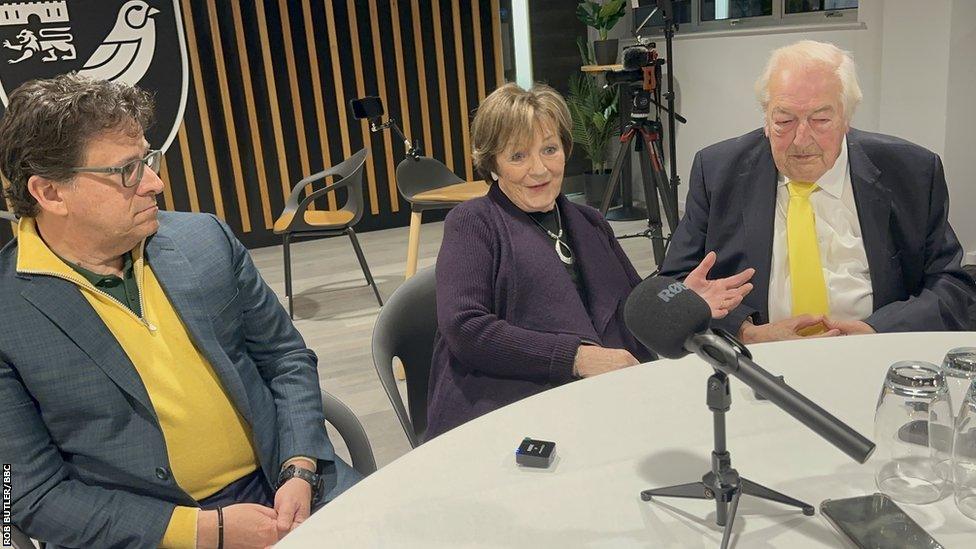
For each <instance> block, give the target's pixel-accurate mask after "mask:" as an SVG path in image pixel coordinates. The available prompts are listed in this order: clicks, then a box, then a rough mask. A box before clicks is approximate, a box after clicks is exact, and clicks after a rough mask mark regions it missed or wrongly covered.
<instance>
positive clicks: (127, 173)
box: [70, 149, 163, 188]
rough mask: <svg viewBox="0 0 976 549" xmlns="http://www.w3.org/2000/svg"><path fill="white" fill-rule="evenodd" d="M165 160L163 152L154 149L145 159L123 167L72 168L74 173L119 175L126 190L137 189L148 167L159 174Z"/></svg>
mask: <svg viewBox="0 0 976 549" xmlns="http://www.w3.org/2000/svg"><path fill="white" fill-rule="evenodd" d="M162 158H163V151H160V150H157V149H153V150H150V151H149V152H148V153H146V156H144V157H143V158H135V159H132V160H130V161H128V162H126V163H125V164H122V165H121V166H110V167H105V168H98V167H90V166H82V167H79V168H70V169H71V171H72V172H74V173H82V172H88V173H117V174H119V175H120V176H121V177H122V186H123V187H125V188H129V187H135V186H136V185H138V184H139V182H140V181H142V175H143V174H144V173H145V169H146V168H147V167H148V168H149V169H150V170H152V171H153V172H154V173H159V164H160V161H161V160H162Z"/></svg>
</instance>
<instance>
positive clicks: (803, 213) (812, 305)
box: [786, 181, 830, 332]
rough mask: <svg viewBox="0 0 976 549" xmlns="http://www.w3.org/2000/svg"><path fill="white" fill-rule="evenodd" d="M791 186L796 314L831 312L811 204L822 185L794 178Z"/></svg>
mask: <svg viewBox="0 0 976 549" xmlns="http://www.w3.org/2000/svg"><path fill="white" fill-rule="evenodd" d="M787 186H788V187H789V190H790V205H789V208H788V209H787V211H786V243H787V255H788V256H789V259H790V283H791V285H792V293H793V316H797V315H802V314H811V315H825V314H828V313H829V312H830V310H829V305H828V303H827V284H826V283H825V282H824V276H823V270H822V269H821V266H820V247H819V245H818V244H817V223H816V218H815V217H814V215H813V205H812V204H810V195H811V194H812V193H813V192H814V191H815V190H817V189H818V188H819V187H817V184H816V183H805V182H803V181H791V182H790V183H789V184H788V185H787ZM817 328H818V329H817V330H813V332H817V331H820V329H821V326H820V325H818V326H817Z"/></svg>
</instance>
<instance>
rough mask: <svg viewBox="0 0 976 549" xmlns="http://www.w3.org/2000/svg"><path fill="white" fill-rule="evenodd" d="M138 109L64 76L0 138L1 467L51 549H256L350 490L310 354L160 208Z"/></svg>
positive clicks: (22, 512) (146, 108)
mask: <svg viewBox="0 0 976 549" xmlns="http://www.w3.org/2000/svg"><path fill="white" fill-rule="evenodd" d="M151 116H152V100H151V98H150V97H149V96H148V94H146V93H145V92H143V91H141V90H138V89H136V88H133V87H129V86H126V85H123V84H117V83H108V82H103V81H93V80H89V79H86V78H83V77H79V76H76V75H64V76H59V77H56V78H53V79H50V80H39V81H34V82H29V83H27V84H24V85H23V86H22V87H20V88H18V89H17V90H15V91H14V92H13V93H12V94H11V95H10V101H9V104H8V108H7V110H6V112H5V115H4V117H3V120H2V121H0V171H2V172H3V174H4V176H6V178H7V179H8V180H9V182H10V186H9V189H8V190H7V193H6V194H7V198H8V200H9V201H10V203H11V204H12V206H13V209H14V211H15V212H16V213H18V214H19V215H20V217H21V220H20V223H19V226H18V231H17V239H16V240H15V241H13V242H11V243H10V244H9V245H7V246H6V247H5V248H4V249H3V250H2V251H0V303H2V304H3V305H2V307H0V326H2V327H3V328H2V330H0V461H2V462H3V463H5V464H11V465H12V511H13V522H14V524H15V525H17V526H18V527H19V528H20V529H22V530H23V531H25V533H27V534H28V535H30V536H31V537H33V538H36V539H39V540H42V541H45V542H47V543H49V546H52V545H53V546H65V547H158V546H162V547H191V548H192V547H218V546H222V547H226V548H231V547H266V546H269V545H272V544H273V543H275V542H276V541H278V539H280V538H281V537H282V536H283V535H285V534H287V532H289V531H290V530H291V529H293V528H294V527H295V526H297V525H298V524H299V523H301V522H302V521H303V520H304V519H305V518H306V517H308V515H309V512H310V509H311V508H314V507H315V506H316V505H318V504H321V503H323V502H325V501H328V500H330V499H332V498H334V497H335V496H336V495H337V494H338V493H340V492H341V491H343V490H344V489H346V488H348V487H349V486H351V485H352V484H353V483H354V482H355V481H356V480H357V479H358V478H359V477H358V475H357V473H356V472H355V471H353V470H352V469H351V468H350V467H349V466H348V465H346V464H345V463H343V462H342V461H341V460H339V459H338V458H337V457H336V456H335V453H334V451H333V447H332V444H331V443H330V442H329V440H328V437H327V436H326V432H325V429H324V425H323V420H324V418H323V412H322V406H321V395H320V388H319V378H318V374H317V370H316V362H317V359H316V357H315V354H314V353H313V352H312V351H310V350H309V349H308V348H307V347H306V346H305V343H304V341H303V340H302V338H301V336H300V335H299V334H298V332H297V330H296V329H295V327H294V326H293V324H292V323H291V321H290V320H289V318H288V315H287V314H286V313H285V311H284V309H283V308H282V307H281V305H280V304H279V302H278V300H277V298H276V296H275V294H274V293H273V292H272V291H271V289H270V288H269V287H268V285H267V284H266V283H265V282H264V280H263V279H262V278H261V276H260V274H259V273H258V271H257V269H256V268H255V266H254V264H253V263H252V261H251V258H250V256H249V254H248V252H247V250H245V249H244V247H243V246H242V245H241V243H240V242H239V241H238V240H237V239H236V238H235V237H234V235H233V234H232V233H231V232H230V230H229V229H228V227H227V226H226V225H224V224H223V223H222V222H220V221H219V220H217V219H216V218H215V217H213V216H211V215H208V214H186V213H164V212H159V211H158V208H157V206H156V196H157V195H158V194H159V193H160V192H161V191H162V187H163V184H162V181H161V180H160V179H159V177H158V176H157V175H156V172H157V170H158V168H159V161H160V154H161V153H160V152H159V151H153V150H150V149H149V146H148V143H146V141H145V138H144V136H143V130H144V128H145V127H147V125H148V124H149V123H150V120H151Z"/></svg>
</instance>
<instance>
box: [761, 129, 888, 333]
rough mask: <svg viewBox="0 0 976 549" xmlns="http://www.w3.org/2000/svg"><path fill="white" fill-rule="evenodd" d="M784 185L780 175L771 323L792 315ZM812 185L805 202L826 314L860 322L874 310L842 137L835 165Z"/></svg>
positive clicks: (774, 233)
mask: <svg viewBox="0 0 976 549" xmlns="http://www.w3.org/2000/svg"><path fill="white" fill-rule="evenodd" d="M789 181H790V180H789V179H788V178H787V177H786V176H784V175H783V174H779V178H778V185H777V186H776V218H775V221H774V223H773V257H772V264H771V270H770V273H769V321H770V322H776V321H777V320H783V319H786V318H790V317H792V316H793V296H792V293H791V291H792V289H791V286H790V264H789V258H788V251H787V243H786V210H787V208H788V207H789V203H790V192H789V189H788V188H787V186H786V185H787V183H789ZM816 183H817V185H818V186H819V187H820V189H818V190H817V191H815V192H814V193H813V194H812V195H810V203H811V205H812V206H813V213H814V216H816V220H817V221H816V223H817V241H818V242H819V244H820V265H821V267H822V268H823V274H824V281H825V282H826V284H827V301H828V303H829V305H830V316H831V317H833V318H837V319H840V320H864V319H865V318H867V317H868V315H870V314H871V313H872V312H873V310H874V308H873V307H874V293H873V291H872V289H871V276H870V271H869V269H868V258H867V255H866V254H865V253H864V241H863V239H862V238H861V224H860V222H859V220H858V217H857V205H856V204H855V202H854V189H853V188H852V187H851V170H850V165H849V164H848V162H847V138H846V137H845V138H844V142H843V143H842V144H841V149H840V156H838V157H837V161H836V162H834V165H833V167H831V168H830V169H829V170H827V173H825V174H823V176H821V178H820V179H818V180H817V181H816Z"/></svg>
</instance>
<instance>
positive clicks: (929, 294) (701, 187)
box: [662, 40, 974, 342]
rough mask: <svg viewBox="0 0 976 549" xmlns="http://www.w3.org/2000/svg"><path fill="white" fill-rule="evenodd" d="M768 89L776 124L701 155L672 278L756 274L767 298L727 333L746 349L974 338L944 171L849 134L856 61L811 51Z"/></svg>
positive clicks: (723, 323) (909, 148)
mask: <svg viewBox="0 0 976 549" xmlns="http://www.w3.org/2000/svg"><path fill="white" fill-rule="evenodd" d="M756 92H757V95H758V97H759V101H760V104H761V106H762V108H763V111H764V112H765V120H766V121H765V126H764V128H762V129H759V130H755V131H752V132H749V133H747V134H745V135H742V136H740V137H737V138H734V139H730V140H728V141H723V142H721V143H718V144H716V145H713V146H711V147H707V148H705V149H703V150H702V151H700V152H699V153H698V154H697V155H696V156H695V160H694V164H693V166H692V170H691V180H690V185H689V190H688V199H687V201H686V206H685V215H684V218H683V219H682V220H681V223H680V224H679V225H678V227H677V228H676V230H675V232H674V236H673V240H672V242H671V246H670V249H669V250H668V254H667V257H666V258H665V261H664V264H663V265H662V274H665V275H668V276H676V277H684V276H686V275H687V274H688V273H689V272H690V271H691V270H692V269H693V268H694V267H695V266H696V265H697V264H698V262H699V261H701V259H702V257H704V256H705V254H706V253H708V252H710V251H715V252H717V253H718V263H717V264H716V266H715V267H714V268H713V270H712V273H713V275H714V276H718V277H721V276H728V275H729V274H732V273H735V272H739V271H741V270H742V269H745V268H747V267H754V268H755V269H756V275H755V276H754V277H753V279H752V282H753V284H754V285H755V289H754V291H753V292H752V293H750V294H749V295H748V296H747V297H746V298H745V299H744V300H743V302H742V304H741V305H739V307H737V308H736V309H735V310H733V311H732V312H731V313H730V314H729V315H728V316H727V317H726V318H724V319H722V320H719V321H716V322H715V324H716V325H717V326H720V327H722V328H725V329H726V330H728V331H730V332H732V333H735V334H738V335H739V336H740V337H741V338H742V339H743V340H744V341H746V342H760V341H774V340H782V339H793V338H798V337H813V336H835V335H842V334H862V333H873V332H895V331H924V330H962V329H968V319H967V307H968V306H969V304H970V303H971V302H972V300H973V296H974V284H973V280H972V279H971V278H970V277H969V275H967V274H966V273H964V272H963V271H962V268H961V266H960V262H961V259H962V254H963V252H962V249H961V247H960V245H959V241H958V240H957V239H956V235H955V233H953V231H952V228H951V227H950V226H949V223H948V219H947V214H948V193H947V189H946V182H945V176H944V174H943V170H942V162H941V160H940V159H939V157H938V156H937V155H936V154H934V153H932V152H930V151H927V150H925V149H923V148H922V147H919V146H917V145H914V144H912V143H909V142H907V141H904V140H902V139H898V138H895V137H890V136H886V135H880V134H875V133H868V132H863V131H858V130H855V129H852V128H850V125H849V124H850V120H851V117H852V115H853V113H854V109H855V107H856V106H857V104H858V102H859V101H860V99H861V91H860V88H859V87H858V83H857V76H856V73H855V67H854V62H853V60H852V59H851V58H850V56H849V55H848V54H847V53H846V52H843V51H841V50H840V49H838V48H837V47H835V46H833V45H832V44H825V43H820V42H813V41H809V40H808V41H801V42H798V43H796V44H793V45H791V46H787V47H784V48H781V49H779V50H776V51H775V52H774V53H773V54H772V56H771V57H770V60H769V63H768V64H767V66H766V70H765V72H764V74H763V75H762V77H761V78H760V79H759V81H758V82H757V84H756Z"/></svg>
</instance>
